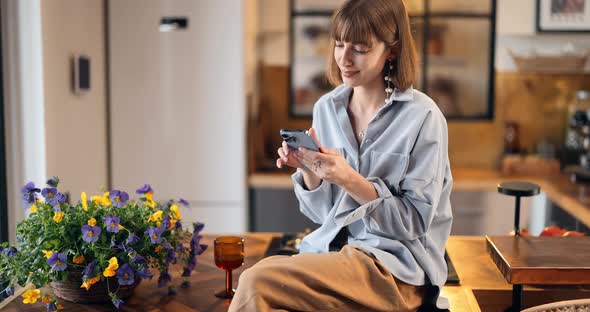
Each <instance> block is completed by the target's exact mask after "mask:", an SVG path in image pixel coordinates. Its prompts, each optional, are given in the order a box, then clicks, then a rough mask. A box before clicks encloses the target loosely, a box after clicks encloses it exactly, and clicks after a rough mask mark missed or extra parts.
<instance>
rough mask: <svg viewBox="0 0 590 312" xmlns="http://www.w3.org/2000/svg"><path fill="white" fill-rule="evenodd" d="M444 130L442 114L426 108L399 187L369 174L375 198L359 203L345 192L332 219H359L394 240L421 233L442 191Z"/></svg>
mask: <svg viewBox="0 0 590 312" xmlns="http://www.w3.org/2000/svg"><path fill="white" fill-rule="evenodd" d="M446 133H447V129H446V121H445V120H444V117H443V116H442V115H441V116H439V114H435V113H433V112H432V111H431V112H429V113H428V115H427V116H426V117H425V118H424V121H423V123H422V126H421V127H420V131H419V133H418V135H417V138H416V140H415V144H414V147H413V149H412V151H411V153H410V157H409V164H408V168H407V172H406V174H405V177H403V178H402V179H401V181H399V187H397V186H395V185H391V184H390V183H386V182H385V181H384V180H383V179H382V177H368V178H367V179H368V180H369V182H371V183H372V184H373V186H374V187H375V190H376V192H377V196H378V198H377V199H375V200H373V201H370V202H368V203H366V204H364V205H359V204H358V203H356V202H355V201H354V200H353V199H352V198H351V197H350V195H348V194H347V195H345V196H346V197H347V198H344V199H343V200H342V201H341V203H340V205H339V206H338V208H337V211H336V214H335V222H336V223H337V224H338V225H341V226H345V225H348V224H351V223H353V222H356V221H358V220H361V219H362V220H363V223H364V224H365V226H366V228H367V231H368V232H370V233H373V234H376V235H379V236H383V237H388V238H391V239H395V240H414V239H417V238H419V237H421V236H423V235H424V234H425V233H426V232H427V231H428V228H429V226H430V224H431V223H432V219H433V218H434V215H435V209H436V208H435V207H437V206H438V201H439V200H440V196H441V192H442V187H443V179H444V170H445V168H444V166H442V165H441V164H443V163H444V159H443V157H447V156H446V155H447V137H446V136H447V135H446ZM392 165H394V166H395V165H397V166H401V165H402V164H392ZM355 205H356V207H355Z"/></svg>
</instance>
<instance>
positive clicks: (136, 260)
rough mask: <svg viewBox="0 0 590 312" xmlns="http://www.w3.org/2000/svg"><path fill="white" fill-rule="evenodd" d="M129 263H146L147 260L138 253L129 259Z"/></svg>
mask: <svg viewBox="0 0 590 312" xmlns="http://www.w3.org/2000/svg"><path fill="white" fill-rule="evenodd" d="M131 263H133V264H147V260H146V259H145V258H144V257H143V256H142V255H140V254H136V255H135V256H133V258H132V259H131Z"/></svg>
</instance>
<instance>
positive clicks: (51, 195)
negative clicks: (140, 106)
mask: <svg viewBox="0 0 590 312" xmlns="http://www.w3.org/2000/svg"><path fill="white" fill-rule="evenodd" d="M58 183H59V179H58V178H56V177H52V178H51V179H49V180H48V181H47V187H46V188H44V189H42V190H41V189H39V188H37V187H35V185H34V184H33V183H32V182H29V183H27V184H26V185H25V186H24V187H23V188H22V195H23V202H24V204H25V206H26V207H27V209H28V210H29V217H28V218H27V219H26V220H24V221H21V222H20V223H19V224H18V225H17V234H16V237H17V247H18V249H17V247H15V246H8V245H7V244H6V243H4V244H3V245H2V246H1V247H0V278H2V279H4V283H7V284H8V287H6V288H5V289H4V290H2V292H5V293H6V294H7V295H12V294H13V293H14V286H15V285H17V284H18V285H20V286H25V285H27V284H29V283H32V284H33V285H34V288H33V289H29V290H27V291H26V292H25V293H24V294H23V303H25V304H32V303H35V302H37V300H39V299H41V301H42V302H43V303H45V304H46V307H47V310H48V311H55V310H57V309H58V308H60V303H59V302H58V299H57V298H56V297H54V296H50V295H48V294H46V293H44V292H42V291H41V290H40V289H39V288H42V287H43V286H45V285H47V284H48V283H50V282H59V281H65V280H66V279H67V278H68V274H73V272H74V271H76V270H77V271H78V274H80V273H79V272H80V271H81V272H82V273H81V275H82V279H81V281H82V283H81V284H80V286H79V287H80V288H83V289H82V290H81V291H84V289H85V291H92V288H93V285H95V284H97V283H99V282H100V283H104V282H105V281H106V284H107V287H108V294H109V297H110V300H111V301H112V303H113V304H114V305H115V306H116V307H117V308H119V306H120V304H122V303H123V300H122V298H121V297H120V296H119V295H118V291H119V289H118V288H117V286H116V285H117V284H118V285H119V287H120V286H128V285H134V284H135V285H136V284H137V283H139V281H140V280H141V279H151V278H152V276H153V274H154V273H153V271H154V270H157V271H159V273H160V274H159V277H158V287H163V286H166V285H168V287H169V288H168V291H169V293H174V292H175V289H174V286H172V285H169V283H170V282H171V280H172V276H171V274H170V270H171V269H173V268H172V266H171V264H175V263H180V264H182V265H181V266H175V267H182V270H181V272H179V273H180V275H181V276H182V277H183V282H182V283H181V287H183V288H184V287H188V286H190V284H189V281H188V279H187V277H188V276H190V274H191V272H192V271H193V269H194V268H195V265H196V261H197V260H196V257H197V256H198V255H200V254H202V253H203V252H204V251H205V250H206V249H207V245H204V244H200V240H201V235H199V233H200V231H201V230H202V229H203V227H204V224H202V223H194V224H193V229H192V233H191V231H189V230H184V229H183V228H182V224H181V219H182V216H181V213H180V209H179V206H178V205H185V206H188V202H187V201H185V200H183V199H180V200H178V201H174V200H169V201H167V202H163V203H160V202H156V201H155V200H154V192H153V190H152V188H151V187H150V185H148V184H145V185H143V186H142V187H140V188H139V189H138V190H137V191H136V193H137V194H138V195H139V198H138V199H136V200H130V198H129V195H128V194H127V193H126V192H124V191H120V190H111V191H110V192H105V193H103V194H102V195H96V196H92V197H91V198H90V200H88V197H87V195H86V193H84V192H82V194H81V198H80V201H79V202H78V203H77V204H75V205H70V204H68V203H67V198H66V196H65V195H64V194H62V193H60V192H59V191H58V190H57V186H58ZM39 195H41V196H39ZM41 197H42V198H43V199H41ZM185 244H186V245H185ZM109 280H111V282H109Z"/></svg>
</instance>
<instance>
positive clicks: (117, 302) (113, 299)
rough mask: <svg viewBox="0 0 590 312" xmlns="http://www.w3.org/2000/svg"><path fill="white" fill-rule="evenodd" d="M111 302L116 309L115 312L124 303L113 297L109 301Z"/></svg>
mask: <svg viewBox="0 0 590 312" xmlns="http://www.w3.org/2000/svg"><path fill="white" fill-rule="evenodd" d="M111 301H112V302H113V305H114V306H115V308H117V310H118V309H119V306H120V305H121V304H122V303H125V301H123V300H121V299H119V298H117V297H113V298H112V299H111Z"/></svg>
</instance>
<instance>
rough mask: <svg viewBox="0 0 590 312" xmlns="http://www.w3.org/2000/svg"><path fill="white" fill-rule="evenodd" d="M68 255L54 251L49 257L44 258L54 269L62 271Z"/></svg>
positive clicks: (65, 265) (65, 266)
mask: <svg viewBox="0 0 590 312" xmlns="http://www.w3.org/2000/svg"><path fill="white" fill-rule="evenodd" d="M67 260H68V257H67V256H66V254H64V253H61V252H54V253H53V254H52V255H51V257H49V259H47V260H46V262H47V264H49V266H50V267H51V269H52V270H54V271H63V270H65V269H66V268H67V267H68V264H67Z"/></svg>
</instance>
